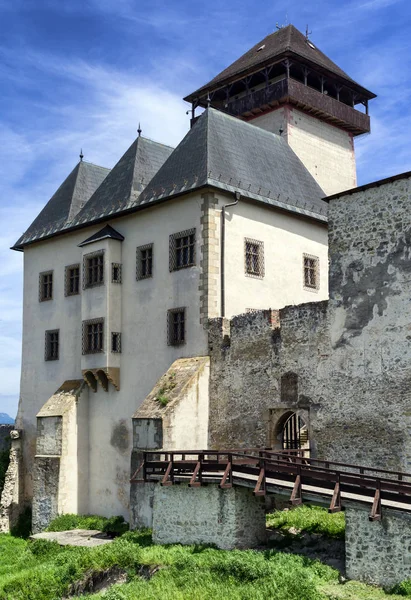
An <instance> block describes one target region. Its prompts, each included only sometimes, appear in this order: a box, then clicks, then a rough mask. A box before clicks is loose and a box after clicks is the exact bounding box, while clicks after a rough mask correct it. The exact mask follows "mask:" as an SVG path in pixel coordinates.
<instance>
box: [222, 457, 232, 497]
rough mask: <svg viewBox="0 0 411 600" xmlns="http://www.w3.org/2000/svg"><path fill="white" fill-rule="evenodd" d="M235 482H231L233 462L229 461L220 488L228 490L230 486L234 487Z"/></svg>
mask: <svg viewBox="0 0 411 600" xmlns="http://www.w3.org/2000/svg"><path fill="white" fill-rule="evenodd" d="M227 479H228V480H229V482H230V483H226V481H227ZM232 487H233V484H232V483H231V462H228V463H227V466H226V468H225V471H224V475H223V478H222V480H221V482H220V488H221V489H222V490H228V489H229V488H232Z"/></svg>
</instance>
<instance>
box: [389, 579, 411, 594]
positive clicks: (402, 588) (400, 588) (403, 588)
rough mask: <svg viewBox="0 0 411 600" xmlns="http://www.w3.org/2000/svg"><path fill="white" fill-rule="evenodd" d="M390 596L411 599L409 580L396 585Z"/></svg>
mask: <svg viewBox="0 0 411 600" xmlns="http://www.w3.org/2000/svg"><path fill="white" fill-rule="evenodd" d="M391 593H392V594H397V595H398V596H408V597H411V579H406V580H405V581H402V582H401V583H398V584H397V585H395V586H394V587H393V589H392V590H391Z"/></svg>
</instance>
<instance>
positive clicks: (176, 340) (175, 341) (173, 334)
mask: <svg viewBox="0 0 411 600" xmlns="http://www.w3.org/2000/svg"><path fill="white" fill-rule="evenodd" d="M175 315H180V318H178V317H177V320H175ZM181 316H182V318H181ZM186 322H187V318H186V307H179V308H170V309H169V310H168V311H167V345H168V346H182V345H183V344H185V343H186V337H187V336H186V333H187V332H186Z"/></svg>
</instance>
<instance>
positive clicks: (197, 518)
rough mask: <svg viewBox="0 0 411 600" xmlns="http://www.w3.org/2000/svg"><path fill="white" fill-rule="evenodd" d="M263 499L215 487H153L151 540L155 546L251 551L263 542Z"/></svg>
mask: <svg viewBox="0 0 411 600" xmlns="http://www.w3.org/2000/svg"><path fill="white" fill-rule="evenodd" d="M264 506H265V505H264V498H262V497H255V496H254V495H253V490H252V489H248V488H242V487H232V488H231V489H221V488H220V486H219V485H217V484H209V485H204V486H201V487H196V488H190V487H188V485H187V484H182V485H173V486H170V487H162V486H159V485H158V486H156V489H155V491H154V510H153V540H154V542H155V543H156V544H177V543H180V544H215V545H216V546H218V547H219V548H224V549H227V550H228V549H232V548H252V547H255V546H258V545H259V544H262V543H264V542H265V539H266V527H265V509H264Z"/></svg>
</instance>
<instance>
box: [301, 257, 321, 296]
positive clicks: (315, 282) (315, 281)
mask: <svg viewBox="0 0 411 600" xmlns="http://www.w3.org/2000/svg"><path fill="white" fill-rule="evenodd" d="M303 270H304V273H303V275H304V288H305V289H308V290H319V289H320V259H319V258H318V256H311V255H310V254H304V255H303Z"/></svg>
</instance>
